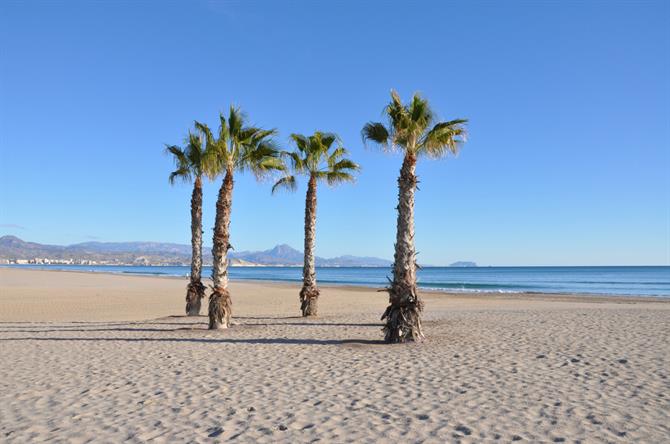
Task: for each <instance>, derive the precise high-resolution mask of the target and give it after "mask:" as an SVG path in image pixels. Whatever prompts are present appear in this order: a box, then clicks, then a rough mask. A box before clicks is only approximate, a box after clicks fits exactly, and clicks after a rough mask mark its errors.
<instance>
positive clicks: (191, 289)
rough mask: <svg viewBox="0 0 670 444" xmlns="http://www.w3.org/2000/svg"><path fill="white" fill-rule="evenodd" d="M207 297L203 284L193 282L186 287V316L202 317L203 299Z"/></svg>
mask: <svg viewBox="0 0 670 444" xmlns="http://www.w3.org/2000/svg"><path fill="white" fill-rule="evenodd" d="M204 297H205V286H204V285H203V284H202V282H191V283H190V284H188V285H187V286H186V314H187V315H188V316H200V307H201V305H202V298H204Z"/></svg>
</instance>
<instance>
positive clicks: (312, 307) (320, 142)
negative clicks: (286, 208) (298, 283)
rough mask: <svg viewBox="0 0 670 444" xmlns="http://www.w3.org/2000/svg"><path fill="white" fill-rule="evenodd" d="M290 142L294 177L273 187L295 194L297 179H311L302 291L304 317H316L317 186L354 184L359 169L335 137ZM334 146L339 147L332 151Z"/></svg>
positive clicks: (297, 136) (315, 136)
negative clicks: (292, 149) (298, 177)
mask: <svg viewBox="0 0 670 444" xmlns="http://www.w3.org/2000/svg"><path fill="white" fill-rule="evenodd" d="M291 140H293V142H294V143H295V145H296V147H297V150H295V151H294V152H291V153H288V152H285V153H283V154H284V155H285V156H286V157H288V159H289V160H290V162H291V169H292V172H293V174H291V175H287V176H285V177H282V178H281V179H279V181H277V183H276V184H275V185H274V186H273V187H272V192H273V193H274V192H275V191H277V190H278V189H280V188H287V189H290V190H295V188H296V177H295V176H296V175H304V176H307V177H309V182H308V185H307V197H306V199H305V252H304V254H305V258H304V262H303V271H302V281H303V283H302V289H301V290H300V310H301V311H302V315H303V316H316V315H317V301H318V298H319V289H318V287H317V285H316V269H315V263H314V240H315V235H316V185H317V183H318V182H319V181H324V180H325V181H326V182H327V183H328V185H336V184H338V183H341V182H350V181H353V180H354V176H353V173H354V172H355V171H358V170H359V169H360V167H359V166H358V165H357V164H356V163H354V162H352V161H351V160H349V159H345V158H344V156H345V155H346V154H347V150H346V149H344V148H343V147H342V146H341V145H340V143H339V139H338V137H337V136H336V135H335V134H332V133H322V132H319V131H317V132H315V133H314V134H313V135H311V136H309V137H305V136H303V135H301V134H291ZM335 142H338V143H337V147H335V148H334V149H333V150H331V148H333V147H334V144H335Z"/></svg>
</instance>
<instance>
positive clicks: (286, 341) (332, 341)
mask: <svg viewBox="0 0 670 444" xmlns="http://www.w3.org/2000/svg"><path fill="white" fill-rule="evenodd" d="M9 341H54V342H62V341H82V342H193V343H204V344H277V345H346V344H356V345H381V344H385V342H384V341H383V340H381V339H309V338H303V339H291V338H250V339H235V338H220V339H209V338H147V337H144V338H82V337H72V338H48V337H47V338H45V337H23V338H0V342H9Z"/></svg>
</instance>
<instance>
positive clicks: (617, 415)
mask: <svg viewBox="0 0 670 444" xmlns="http://www.w3.org/2000/svg"><path fill="white" fill-rule="evenodd" d="M185 285H186V281H185V280H184V279H172V278H155V277H137V276H118V275H105V274H92V273H73V272H55V271H29V270H16V269H6V268H0V358H1V359H0V441H1V442H9V443H26V442H41V441H46V440H53V441H55V442H68V443H70V442H71V443H76V442H88V441H93V442H126V441H127V442H170V443H171V442H213V441H217V440H220V441H231V442H312V441H317V440H321V441H322V442H328V443H331V442H436V443H439V442H512V441H515V442H582V443H592V442H649V443H661V442H668V441H669V440H670V438H669V437H670V428H669V426H668V425H669V424H670V379H668V377H669V376H670V303H668V302H664V301H653V300H649V299H647V300H642V299H639V300H634V299H630V298H627V299H616V298H590V297H586V296H585V297H577V296H575V297H570V296H560V297H559V296H549V295H515V296H504V295H476V296H470V295H462V294H461V295H450V294H440V293H425V294H424V299H425V302H426V310H425V316H424V319H425V325H424V330H425V333H426V336H427V340H426V341H425V342H423V343H420V344H400V345H386V344H383V343H381V342H380V339H381V338H382V333H381V323H380V321H379V316H380V315H381V313H382V312H383V311H384V308H385V306H386V303H387V296H386V294H385V293H378V292H376V291H374V290H371V289H363V288H335V287H323V288H322V295H321V298H320V307H319V308H320V313H321V316H320V317H319V318H316V319H304V318H300V317H298V316H297V315H298V313H299V311H298V294H297V293H298V290H299V287H298V286H297V285H284V284H273V283H256V282H245V283H241V282H235V283H233V284H232V285H231V292H232V296H233V310H234V321H235V322H236V323H237V325H234V326H233V327H232V328H230V329H228V330H223V331H213V332H212V331H208V330H206V327H207V325H206V317H205V316H202V317H198V318H187V317H184V316H181V313H182V312H183V308H184V302H183V298H184V293H185ZM203 305H205V306H206V301H205V304H203ZM205 312H206V307H203V313H205Z"/></svg>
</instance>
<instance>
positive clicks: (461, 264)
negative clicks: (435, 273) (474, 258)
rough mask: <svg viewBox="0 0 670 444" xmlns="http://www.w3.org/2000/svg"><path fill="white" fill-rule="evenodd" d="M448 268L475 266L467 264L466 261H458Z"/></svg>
mask: <svg viewBox="0 0 670 444" xmlns="http://www.w3.org/2000/svg"><path fill="white" fill-rule="evenodd" d="M449 266H450V267H476V266H477V264H476V263H474V262H468V261H458V262H454V263H453V264H451V265H449Z"/></svg>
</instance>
